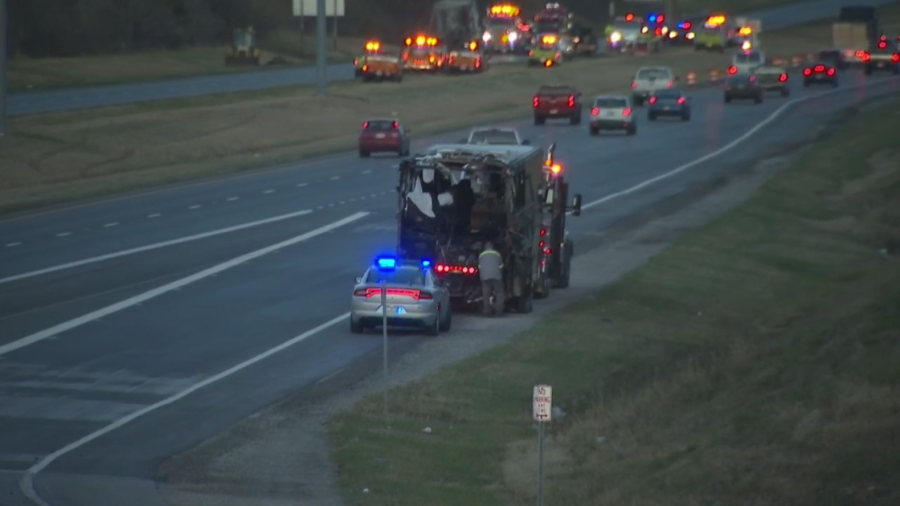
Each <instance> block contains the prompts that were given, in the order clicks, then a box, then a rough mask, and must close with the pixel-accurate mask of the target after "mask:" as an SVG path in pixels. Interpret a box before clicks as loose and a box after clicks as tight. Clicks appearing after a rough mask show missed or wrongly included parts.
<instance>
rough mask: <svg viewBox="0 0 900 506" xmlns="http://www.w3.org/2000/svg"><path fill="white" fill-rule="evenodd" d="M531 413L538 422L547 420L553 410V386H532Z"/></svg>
mask: <svg viewBox="0 0 900 506" xmlns="http://www.w3.org/2000/svg"><path fill="white" fill-rule="evenodd" d="M533 401H534V403H533V405H532V414H533V415H534V419H535V420H537V421H539V422H549V421H550V417H551V412H552V410H553V388H552V387H551V386H550V385H537V386H536V387H534V395H533Z"/></svg>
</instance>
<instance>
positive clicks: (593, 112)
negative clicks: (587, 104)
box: [591, 107, 600, 116]
mask: <svg viewBox="0 0 900 506" xmlns="http://www.w3.org/2000/svg"><path fill="white" fill-rule="evenodd" d="M599 115H600V108H599V107H594V108H593V109H591V116H599Z"/></svg>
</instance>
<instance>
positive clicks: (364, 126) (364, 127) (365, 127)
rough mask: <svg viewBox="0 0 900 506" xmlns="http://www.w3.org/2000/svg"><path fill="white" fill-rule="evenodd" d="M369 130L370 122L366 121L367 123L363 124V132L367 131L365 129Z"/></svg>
mask: <svg viewBox="0 0 900 506" xmlns="http://www.w3.org/2000/svg"><path fill="white" fill-rule="evenodd" d="M367 128H369V122H368V121H366V122H365V123H363V130H365V129H367Z"/></svg>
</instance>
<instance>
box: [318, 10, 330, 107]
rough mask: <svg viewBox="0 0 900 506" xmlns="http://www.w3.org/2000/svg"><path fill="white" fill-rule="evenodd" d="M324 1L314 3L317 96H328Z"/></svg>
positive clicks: (326, 35) (326, 28)
mask: <svg viewBox="0 0 900 506" xmlns="http://www.w3.org/2000/svg"><path fill="white" fill-rule="evenodd" d="M325 2H326V0H317V1H316V74H317V76H316V77H317V85H318V86H317V88H318V95H319V96H320V97H324V96H327V95H328V25H327V23H326V22H325V21H326V16H325V6H326V3H325Z"/></svg>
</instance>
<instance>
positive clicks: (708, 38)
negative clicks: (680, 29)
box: [692, 14, 729, 53]
mask: <svg viewBox="0 0 900 506" xmlns="http://www.w3.org/2000/svg"><path fill="white" fill-rule="evenodd" d="M727 23H728V18H727V17H726V16H724V15H722V14H714V15H711V16H707V18H706V20H704V21H703V23H698V24H697V26H694V27H693V28H694V30H693V32H692V33H693V34H694V35H693V37H692V39H693V40H694V50H695V51H700V50H707V51H718V52H719V53H722V52H725V48H726V47H728V46H729V29H728V24H727Z"/></svg>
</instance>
